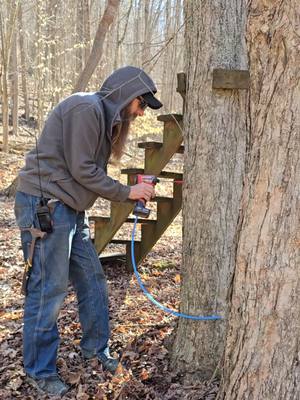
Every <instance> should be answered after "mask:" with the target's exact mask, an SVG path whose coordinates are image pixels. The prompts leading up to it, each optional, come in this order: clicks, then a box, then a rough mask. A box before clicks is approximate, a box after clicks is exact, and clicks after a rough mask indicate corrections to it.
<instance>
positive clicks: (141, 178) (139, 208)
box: [133, 174, 159, 218]
mask: <svg viewBox="0 0 300 400" xmlns="http://www.w3.org/2000/svg"><path fill="white" fill-rule="evenodd" d="M143 182H144V183H148V185H152V186H155V185H156V184H157V183H158V182H159V179H157V178H156V176H154V175H141V174H138V175H137V176H136V183H143ZM145 205H146V201H145V200H144V199H139V200H138V201H137V202H136V203H135V206H134V209H133V214H134V215H136V216H137V217H143V218H148V217H149V215H150V210H149V208H146V207H145Z"/></svg>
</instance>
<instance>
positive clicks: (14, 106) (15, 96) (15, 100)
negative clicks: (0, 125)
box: [11, 30, 19, 136]
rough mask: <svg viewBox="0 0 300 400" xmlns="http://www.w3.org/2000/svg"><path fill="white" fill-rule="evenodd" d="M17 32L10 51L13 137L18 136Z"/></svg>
mask: <svg viewBox="0 0 300 400" xmlns="http://www.w3.org/2000/svg"><path fill="white" fill-rule="evenodd" d="M17 36H18V35H17V30H15V32H14V34H13V39H12V51H11V98H12V125H13V135H15V136H18V126H19V123H18V122H19V121H18V109H19V101H18V100H19V93H18V87H19V79H18V78H19V77H18V57H17Z"/></svg>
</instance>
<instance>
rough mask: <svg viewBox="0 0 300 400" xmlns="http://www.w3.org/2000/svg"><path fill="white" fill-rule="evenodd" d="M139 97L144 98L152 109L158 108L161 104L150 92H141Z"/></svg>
mask: <svg viewBox="0 0 300 400" xmlns="http://www.w3.org/2000/svg"><path fill="white" fill-rule="evenodd" d="M141 97H142V98H143V99H144V100H145V102H146V103H147V104H148V106H149V107H150V108H153V110H158V109H159V108H161V107H162V106H163V104H162V103H161V102H160V101H159V100H158V99H157V98H156V97H154V95H153V93H151V92H148V93H145V94H142V95H141Z"/></svg>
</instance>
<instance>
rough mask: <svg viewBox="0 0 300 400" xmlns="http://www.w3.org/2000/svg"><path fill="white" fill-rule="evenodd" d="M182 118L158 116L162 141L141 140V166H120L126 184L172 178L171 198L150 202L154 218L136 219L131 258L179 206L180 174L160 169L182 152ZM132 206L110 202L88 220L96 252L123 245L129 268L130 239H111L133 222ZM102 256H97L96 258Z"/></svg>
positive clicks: (147, 246) (181, 81) (141, 253)
mask: <svg viewBox="0 0 300 400" xmlns="http://www.w3.org/2000/svg"><path fill="white" fill-rule="evenodd" d="M177 82H178V83H177V92H179V93H180V94H181V96H182V97H183V100H184V99H185V75H184V74H183V73H180V74H178V75H177ZM182 119H183V116H182V115H181V114H168V115H160V116H159V117H158V120H159V121H162V122H163V123H164V130H163V141H162V143H161V142H142V143H139V144H138V147H139V148H143V149H145V164H144V169H137V168H130V169H123V170H121V173H123V174H127V177H128V178H127V181H128V184H129V185H133V184H134V183H135V181H134V179H135V176H136V175H137V174H146V175H155V176H157V177H161V178H169V179H172V180H173V197H158V196H156V197H155V198H154V199H153V201H155V202H157V218H156V220H151V219H149V220H148V219H142V218H139V220H138V223H139V224H141V240H140V241H135V259H136V263H137V264H138V263H140V262H141V261H142V260H143V258H144V257H145V256H146V255H147V254H148V253H149V251H150V250H151V249H152V247H153V246H154V245H155V243H156V242H157V241H158V240H159V238H160V237H161V236H162V234H163V233H164V232H165V230H166V229H167V228H168V226H169V225H170V224H171V223H172V221H173V220H174V218H175V217H176V216H177V214H178V213H179V212H180V210H181V206H182V174H180V173H174V172H166V171H163V168H164V167H165V166H166V165H167V164H168V162H169V161H170V160H171V158H172V156H173V155H174V154H176V153H183V151H184V147H183V146H182V141H183V137H182ZM133 207H134V203H133V202H125V203H117V202H112V203H111V212H110V217H96V216H91V217H90V218H89V219H90V221H93V222H94V224H95V229H94V231H95V235H94V244H95V247H96V250H97V252H98V253H101V252H102V251H103V250H104V249H105V247H106V246H107V245H108V243H114V244H123V245H126V255H125V254H124V256H125V257H126V265H127V268H128V269H129V270H132V264H131V250H130V246H131V241H130V240H120V239H113V237H114V236H115V234H116V232H117V231H118V230H119V228H120V227H121V226H122V225H123V224H124V223H126V222H131V223H133V222H134V218H129V217H128V216H129V214H130V213H131V212H132V210H133ZM114 258H115V259H117V258H120V255H118V256H116V255H112V256H104V257H103V261H108V260H109V259H110V260H113V259H114ZM101 259H102V256H101V257H100V260H101Z"/></svg>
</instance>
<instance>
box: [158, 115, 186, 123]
mask: <svg viewBox="0 0 300 400" xmlns="http://www.w3.org/2000/svg"><path fill="white" fill-rule="evenodd" d="M157 119H158V121H162V122H170V121H174V122H175V120H176V121H177V122H181V121H182V120H183V115H182V114H162V115H159V116H158V117H157Z"/></svg>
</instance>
